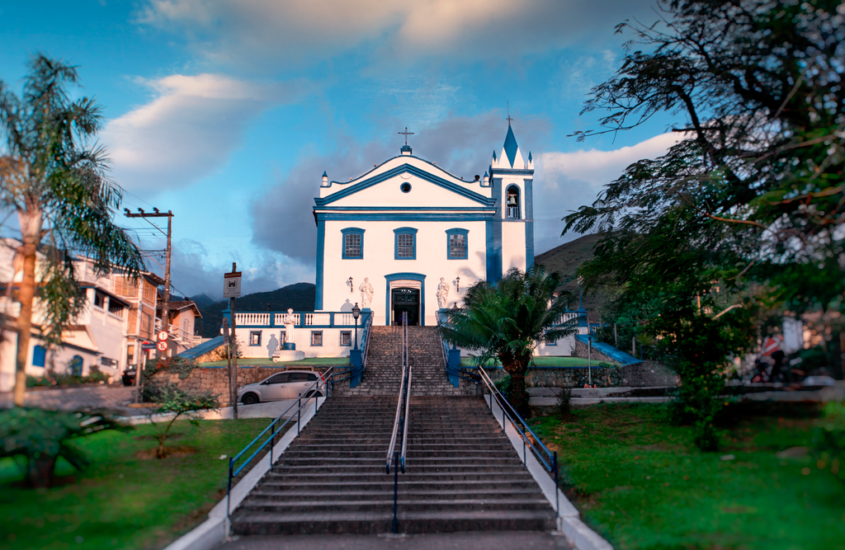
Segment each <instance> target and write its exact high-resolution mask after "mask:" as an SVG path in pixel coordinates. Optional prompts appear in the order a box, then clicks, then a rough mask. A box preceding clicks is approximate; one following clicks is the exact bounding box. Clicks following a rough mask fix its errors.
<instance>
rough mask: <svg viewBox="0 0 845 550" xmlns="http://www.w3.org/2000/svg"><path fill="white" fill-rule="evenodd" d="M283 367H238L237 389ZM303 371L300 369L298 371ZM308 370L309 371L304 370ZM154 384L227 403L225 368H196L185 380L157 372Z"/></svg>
mask: <svg viewBox="0 0 845 550" xmlns="http://www.w3.org/2000/svg"><path fill="white" fill-rule="evenodd" d="M327 368H329V367H314V371H315V372H323V371H324V370H326V369H327ZM284 370H285V367H282V366H279V367H238V387H241V386H245V385H247V384H254V383H255V382H261V381H262V380H264V379H265V378H267V377H268V376H272V375H274V374H276V373H278V372H284ZM290 370H303V369H302V368H301V367H300V368H298V369H290ZM304 370H309V369H307V368H306V369H304ZM152 379H153V381H154V382H164V383H170V384H176V385H177V386H179V387H180V388H182V389H183V390H187V391H210V392H212V393H214V394H215V395H217V397H218V399H219V400H220V403H221V404H224V405H226V404H228V403H229V398H228V395H229V378H228V376H227V369H226V367H197V368H195V369H194V370H192V371H191V374H189V375H188V377H187V378H185V379H184V380H181V379H180V378H179V375H178V374H177V373H169V372H165V371H159V372H157V373H155V374H154V375H153V378H152Z"/></svg>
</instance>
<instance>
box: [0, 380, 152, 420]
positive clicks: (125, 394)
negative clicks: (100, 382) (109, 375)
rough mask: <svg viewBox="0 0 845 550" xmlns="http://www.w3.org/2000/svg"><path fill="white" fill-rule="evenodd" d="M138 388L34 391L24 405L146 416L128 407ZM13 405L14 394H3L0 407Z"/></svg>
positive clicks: (27, 396) (110, 387)
mask: <svg viewBox="0 0 845 550" xmlns="http://www.w3.org/2000/svg"><path fill="white" fill-rule="evenodd" d="M134 396H135V388H125V387H123V386H85V387H82V388H65V389H61V390H53V389H50V390H32V391H27V392H26V398H25V401H24V404H25V405H26V406H27V407H40V408H42V409H52V410H66V411H77V410H83V409H88V410H90V409H109V410H113V411H115V412H118V413H120V414H122V415H124V416H133V415H138V414H144V411H143V410H140V411H139V410H138V409H133V408H130V407H127V406H126V405H127V404H129V403H131V402H132V399H133V397H134ZM11 406H12V392H3V393H0V408H3V409H7V408H9V407H11Z"/></svg>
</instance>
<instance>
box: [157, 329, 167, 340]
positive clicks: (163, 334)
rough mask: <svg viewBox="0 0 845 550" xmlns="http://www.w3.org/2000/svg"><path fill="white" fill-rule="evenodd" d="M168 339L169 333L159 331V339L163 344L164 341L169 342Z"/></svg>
mask: <svg viewBox="0 0 845 550" xmlns="http://www.w3.org/2000/svg"><path fill="white" fill-rule="evenodd" d="M167 337H168V334H167V331H166V330H160V331H158V339H159V341H161V342H163V341H164V340H167Z"/></svg>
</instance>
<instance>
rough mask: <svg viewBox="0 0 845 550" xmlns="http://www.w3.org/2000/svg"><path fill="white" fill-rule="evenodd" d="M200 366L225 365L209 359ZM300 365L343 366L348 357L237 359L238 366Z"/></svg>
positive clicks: (225, 363)
mask: <svg viewBox="0 0 845 550" xmlns="http://www.w3.org/2000/svg"><path fill="white" fill-rule="evenodd" d="M197 364H198V365H199V366H200V367H225V366H227V365H228V364H227V362H226V361H211V362H208V363H197ZM297 365H302V366H305V367H311V366H319V367H323V366H326V367H344V366H349V365H350V363H349V357H306V358H305V359H300V360H299V361H280V362H278V363H276V362H274V361H273V360H272V359H268V358H266V357H263V358H262V357H259V358H252V357H241V358H239V359H238V367H285V366H291V367H295V366H297Z"/></svg>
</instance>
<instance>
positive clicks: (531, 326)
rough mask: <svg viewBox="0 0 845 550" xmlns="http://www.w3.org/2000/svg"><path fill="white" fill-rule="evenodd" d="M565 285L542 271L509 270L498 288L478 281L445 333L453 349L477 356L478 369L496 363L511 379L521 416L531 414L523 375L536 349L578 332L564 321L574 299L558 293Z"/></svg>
mask: <svg viewBox="0 0 845 550" xmlns="http://www.w3.org/2000/svg"><path fill="white" fill-rule="evenodd" d="M561 282H562V276H561V274H560V273H557V272H554V273H547V272H546V271H545V269H543V268H542V267H539V266H538V267H534V268H532V269H529V270H528V271H527V272H523V271H519V270H518V269H516V268H514V269H511V270H510V271H508V272H507V274H505V276H504V277H503V278H502V279H501V280H500V281H499V282H497V283H495V284H493V283H489V282H487V281H479V282H477V283H475V284H474V285H473V286H471V287H469V288H468V289H467V292H466V295H465V296H464V305H463V307H462V308H460V309H458V310H454V311H450V312H449V314H448V315H449V319H448V323H446V325H445V326H444V327H442V328H441V331H442V333H443V336H444V338H445V339H446V340H447V341H448V342H449V343H452V344H455V345H457V346H460V347H461V348H464V349H467V350H470V351H475V352H478V353H479V355H478V359H479V364H482V365H483V364H485V363H486V362H487V361H488V360H489V359H492V358H498V360H499V361H500V362H501V363H502V366H503V367H504V369H505V371H506V372H507V373H508V374H509V375H510V377H511V384H510V390H509V395H508V399H509V400H510V402H511V405H513V406H514V408H515V409H516V410H517V411H519V412H520V413H525V412H527V411H526V409H527V407H528V400H527V398H526V395H525V373H526V371H527V370H528V365H529V364H530V363H531V359H532V357H533V356H534V349H535V348H536V347H537V344H538V343H540V342H542V341H543V340H547V341H557V340H559V339H561V338H563V337H565V336H568V335H570V334H572V333H574V332H575V329H574V326H575V324H576V323H577V320H570V321H564V314H565V313H566V312H567V309H566V308H567V305H568V303H569V298H570V295H569V293H566V292H562V293H560V294H557V293H556V289H557V288H558V287H560V285H561Z"/></svg>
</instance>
